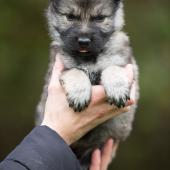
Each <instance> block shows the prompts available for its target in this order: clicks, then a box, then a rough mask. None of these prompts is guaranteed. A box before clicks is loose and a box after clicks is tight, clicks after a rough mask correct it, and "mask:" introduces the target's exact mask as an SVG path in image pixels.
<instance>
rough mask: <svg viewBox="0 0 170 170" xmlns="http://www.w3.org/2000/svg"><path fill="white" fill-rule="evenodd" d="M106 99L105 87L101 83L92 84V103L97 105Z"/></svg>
mask: <svg viewBox="0 0 170 170" xmlns="http://www.w3.org/2000/svg"><path fill="white" fill-rule="evenodd" d="M105 100H106V94H105V90H104V87H103V86H101V85H98V86H92V97H91V103H90V105H95V104H97V103H100V102H103V101H105Z"/></svg>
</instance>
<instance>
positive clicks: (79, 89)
mask: <svg viewBox="0 0 170 170" xmlns="http://www.w3.org/2000/svg"><path fill="white" fill-rule="evenodd" d="M60 82H61V85H62V86H63V87H64V89H65V92H66V96H67V100H68V103H69V106H70V107H71V108H73V110H74V111H75V112H81V111H82V110H84V109H85V108H86V107H88V105H89V103H90V99H91V83H90V80H89V79H88V77H87V75H86V74H85V73H84V72H83V71H81V70H77V69H72V70H69V71H67V72H66V73H65V74H63V76H62V77H61V78H60Z"/></svg>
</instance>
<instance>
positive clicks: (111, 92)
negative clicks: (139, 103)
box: [101, 66, 130, 108]
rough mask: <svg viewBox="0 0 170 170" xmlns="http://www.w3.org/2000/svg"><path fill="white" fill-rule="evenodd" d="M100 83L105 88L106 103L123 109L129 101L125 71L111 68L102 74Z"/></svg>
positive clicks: (116, 67)
mask: <svg viewBox="0 0 170 170" xmlns="http://www.w3.org/2000/svg"><path fill="white" fill-rule="evenodd" d="M101 83H102V85H103V86H104V88H105V92H106V95H107V99H108V102H109V103H110V104H115V105H116V106H117V107H118V108H121V107H125V105H126V102H127V100H130V97H129V95H130V91H129V90H130V87H129V81H128V77H127V74H126V73H125V69H124V68H121V67H118V66H111V67H108V68H107V69H105V70H104V71H103V72H102V76H101Z"/></svg>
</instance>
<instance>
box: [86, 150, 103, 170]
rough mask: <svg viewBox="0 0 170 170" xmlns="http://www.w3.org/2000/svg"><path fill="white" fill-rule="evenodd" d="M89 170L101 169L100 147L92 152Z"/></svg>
mask: <svg viewBox="0 0 170 170" xmlns="http://www.w3.org/2000/svg"><path fill="white" fill-rule="evenodd" d="M89 170H101V151H100V150H99V149H96V150H95V151H94V152H93V154H92V158H91V166H90V169H89Z"/></svg>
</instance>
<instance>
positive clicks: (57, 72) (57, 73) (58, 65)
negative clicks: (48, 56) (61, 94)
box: [49, 54, 64, 87]
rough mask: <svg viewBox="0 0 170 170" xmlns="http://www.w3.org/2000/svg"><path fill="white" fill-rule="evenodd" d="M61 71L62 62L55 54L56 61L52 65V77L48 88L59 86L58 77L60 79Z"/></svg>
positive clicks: (62, 67)
mask: <svg viewBox="0 0 170 170" xmlns="http://www.w3.org/2000/svg"><path fill="white" fill-rule="evenodd" d="M63 69H64V65H63V64H62V62H61V60H60V55H59V54H57V55H56V61H55V64H54V66H53V70H52V76H51V80H50V84H49V87H54V86H58V85H60V82H59V77H60V75H61V72H62V70H63Z"/></svg>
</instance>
